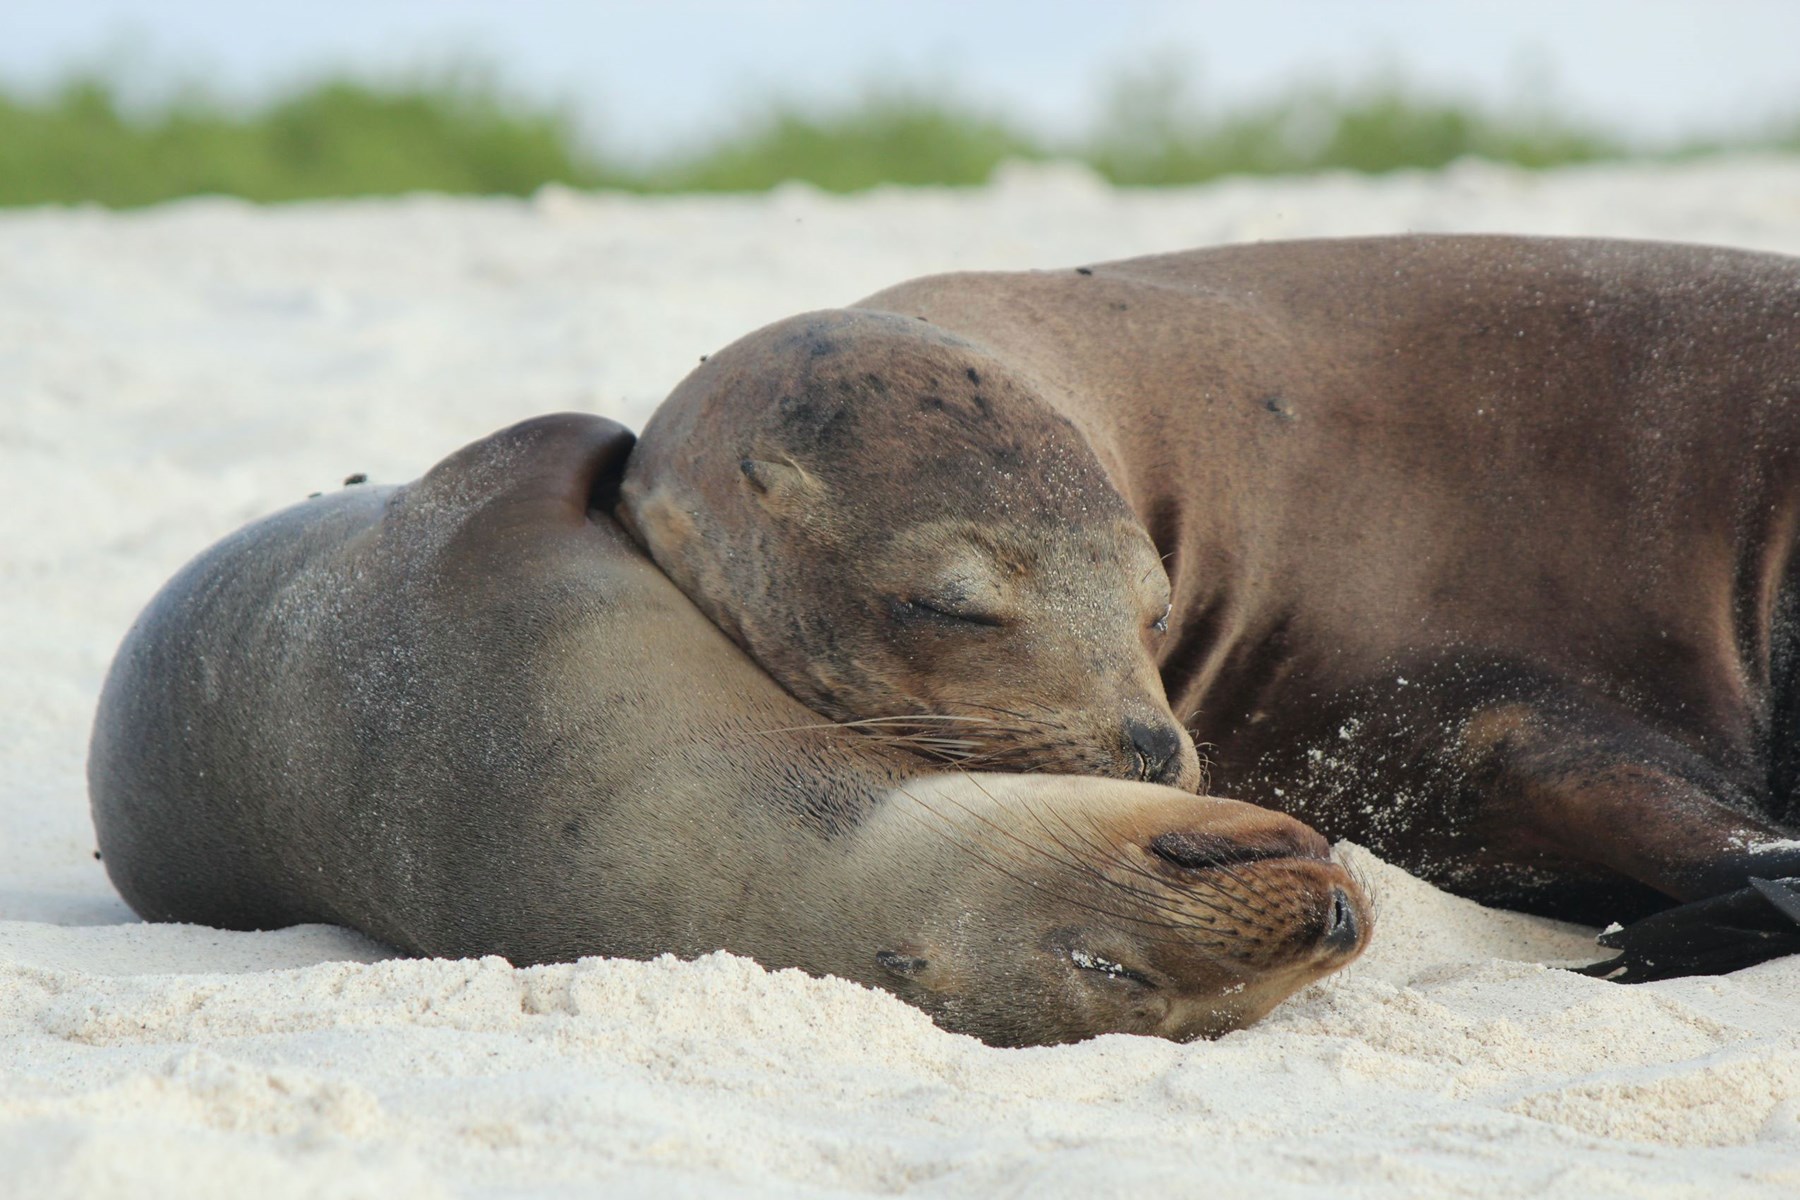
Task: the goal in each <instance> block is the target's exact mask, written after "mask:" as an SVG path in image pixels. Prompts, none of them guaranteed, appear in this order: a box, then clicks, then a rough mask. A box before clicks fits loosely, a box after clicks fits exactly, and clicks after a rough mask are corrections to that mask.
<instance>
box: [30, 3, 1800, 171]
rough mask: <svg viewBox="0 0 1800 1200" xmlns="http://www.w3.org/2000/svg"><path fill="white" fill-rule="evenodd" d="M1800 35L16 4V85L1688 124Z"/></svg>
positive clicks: (1511, 10) (1561, 16) (1725, 7)
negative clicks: (1330, 84)
mask: <svg viewBox="0 0 1800 1200" xmlns="http://www.w3.org/2000/svg"><path fill="white" fill-rule="evenodd" d="M1796 47H1800V0H1707V2H1703V3H1695V2H1692V0H1511V2H1510V3H1500V2H1493V3H1489V2H1486V0H1464V2H1460V3H1459V2H1457V0H1264V2H1262V3H1255V2H1253V0H1247V2H1241V3H1206V2H1199V0H1195V2H1189V3H1178V2H1174V0H1110V2H1107V3H1091V2H1086V0H1083V2H1068V3H1058V2H1057V0H993V2H991V3H978V2H976V0H964V2H963V3H954V2H952V0H740V2H739V3H726V2H724V0H665V2H663V3H648V2H645V3H626V2H622V0H590V2H585V3H584V2H579V0H512V2H510V3H507V2H502V0H485V2H484V0H304V2H293V0H64V2H62V3H41V2H38V0H0V81H5V82H6V83H7V84H10V85H16V86H32V85H39V84H41V83H42V82H43V81H44V80H46V79H48V78H51V77H53V76H55V75H56V74H58V73H59V72H61V71H62V70H64V69H65V68H67V67H68V66H69V65H71V64H74V63H78V62H84V61H86V62H93V61H97V60H99V59H102V58H105V57H109V56H110V57H114V58H119V57H123V58H124V59H126V60H136V61H138V62H140V63H147V64H149V66H150V67H151V68H152V69H151V70H150V71H149V72H148V74H149V75H151V76H153V77H156V76H163V77H166V76H170V75H187V76H191V77H195V78H199V79H202V80H204V81H206V82H207V83H209V84H210V85H212V86H213V87H215V88H216V89H218V90H220V91H223V92H225V93H227V94H229V95H233V96H238V97H256V96H260V95H263V94H266V93H267V92H268V91H270V90H271V89H274V88H278V87H280V86H282V85H284V84H288V83H292V82H294V81H296V80H299V79H304V78H305V77H307V76H309V75H312V74H316V73H318V72H321V71H324V70H329V69H332V68H340V67H352V68H357V69H361V70H364V71H368V72H377V73H379V72H391V71H393V70H396V69H402V68H406V67H409V66H418V65H429V64H433V63H442V62H445V61H447V60H452V59H456V58H459V57H461V58H467V57H470V56H475V57H478V58H481V59H484V60H486V61H489V62H492V63H494V64H495V65H497V66H498V67H499V68H500V69H501V72H502V74H503V76H504V77H505V78H506V79H508V80H509V81H511V82H512V83H514V84H515V85H517V86H519V87H520V88H522V89H524V90H527V91H529V92H532V93H535V94H539V95H543V96H548V97H556V98H562V99H566V100H567V101H569V102H570V103H571V104H573V105H574V106H575V107H576V108H577V110H578V111H579V112H580V113H581V114H582V115H583V118H584V120H585V121H586V122H587V123H588V124H589V125H590V127H593V128H596V129H598V130H599V131H600V132H601V134H602V135H603V137H604V138H605V140H606V141H607V142H609V143H610V144H612V145H614V146H617V147H622V148H626V149H642V148H644V147H649V146H658V145H667V144H668V143H669V142H670V140H671V139H678V140H679V139H685V138H690V137H692V136H694V135H695V134H696V133H699V132H705V131H708V130H715V129H719V128H721V127H722V126H724V125H726V124H727V123H728V121H729V118H730V115H731V114H732V112H733V111H734V110H735V109H736V108H738V107H740V106H741V104H742V101H743V98H744V97H746V96H752V95H761V94H766V93H767V92H769V91H771V90H781V91H785V92H788V93H792V94H794V95H797V96H799V97H802V98H805V97H810V96H834V95H841V94H844V93H846V92H849V91H852V90H854V88H855V87H856V85H857V84H858V83H859V82H860V81H862V80H866V79H870V78H886V79H892V78H903V79H913V80H920V81H924V82H926V83H929V84H931V85H932V86H933V87H939V88H944V89H947V90H948V91H950V92H952V93H954V94H957V95H960V96H962V97H965V98H969V99H974V100H979V101H989V102H992V103H993V104H994V105H996V106H998V107H1000V108H1002V109H1004V110H1005V111H1008V112H1011V113H1013V114H1016V115H1017V116H1018V117H1019V118H1020V119H1021V120H1023V121H1025V122H1027V123H1028V124H1030V125H1031V126H1032V127H1034V128H1036V129H1037V130H1039V131H1041V132H1044V133H1047V134H1050V135H1053V136H1055V135H1061V136H1074V135H1078V134H1079V133H1080V132H1081V131H1082V130H1083V129H1084V128H1085V127H1086V125H1087V124H1088V123H1089V122H1090V121H1091V120H1092V118H1093V114H1094V111H1095V108H1096V104H1097V100H1098V97H1099V95H1100V94H1101V91H1102V89H1101V86H1100V85H1101V82H1102V81H1103V80H1105V79H1106V78H1108V77H1109V76H1110V75H1112V74H1114V73H1116V72H1117V71H1118V70H1119V69H1120V68H1121V67H1124V66H1129V65H1130V64H1132V63H1143V62H1145V61H1148V60H1151V59H1154V58H1156V57H1157V56H1163V57H1165V58H1168V59H1173V60H1178V61H1181V62H1183V63H1186V64H1191V65H1192V67H1193V68H1194V73H1195V75H1196V77H1197V78H1199V79H1200V80H1201V81H1202V82H1203V84H1204V88H1203V92H1202V97H1203V98H1204V99H1210V100H1216V101H1224V102H1230V101H1231V100H1233V99H1238V98H1245V97H1253V96H1256V95H1260V94H1263V93H1267V92H1269V91H1273V90H1276V89H1278V88H1280V87H1281V86H1282V85H1283V84H1285V83H1288V82H1291V81H1293V80H1295V79H1312V80H1320V79H1339V80H1354V79H1357V78H1362V77H1366V76H1368V75H1370V74H1372V73H1374V72H1375V71H1377V70H1379V69H1380V68H1381V67H1382V66H1383V65H1393V66H1395V67H1398V68H1400V69H1403V70H1404V72H1405V73H1406V75H1407V76H1408V77H1410V78H1413V79H1416V80H1419V81H1421V82H1423V83H1426V84H1431V85H1436V86H1438V87H1441V88H1444V89H1449V90H1454V91H1458V92H1461V93H1462V94H1465V95H1474V96H1477V97H1485V98H1491V99H1497V100H1499V99H1506V98H1509V97H1512V98H1516V97H1518V96H1520V95H1521V94H1522V93H1523V94H1526V95H1529V96H1531V98H1532V99H1534V100H1538V101H1542V102H1548V103H1550V104H1552V105H1554V106H1555V107H1558V108H1561V109H1564V110H1567V111H1569V112H1571V113H1574V114H1577V115H1581V116H1587V117H1591V118H1593V119H1595V120H1598V121H1600V122H1603V123H1605V124H1607V125H1609V126H1611V127H1613V128H1615V129H1618V130H1621V131H1623V132H1626V133H1629V134H1635V135H1638V136H1642V137H1651V138H1656V137H1669V136H1674V135H1677V134H1680V133H1685V132H1690V131H1706V130H1710V129H1717V128H1721V127H1726V126H1730V125H1732V124H1734V123H1740V122H1743V121H1746V120H1753V119H1755V118H1758V117H1761V116H1765V115H1768V114H1772V113H1777V112H1783V111H1785V112H1789V113H1793V112H1797V111H1800V50H1796ZM1542 68H1547V70H1548V72H1549V77H1550V78H1551V79H1553V80H1554V84H1555V86H1554V88H1553V89H1551V91H1550V92H1549V93H1548V94H1547V95H1546V94H1544V93H1543V89H1542V88H1541V87H1540V86H1539V85H1538V84H1537V83H1534V82H1533V81H1534V80H1538V79H1541V78H1542V77H1543V71H1542Z"/></svg>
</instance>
